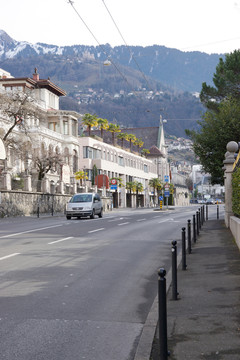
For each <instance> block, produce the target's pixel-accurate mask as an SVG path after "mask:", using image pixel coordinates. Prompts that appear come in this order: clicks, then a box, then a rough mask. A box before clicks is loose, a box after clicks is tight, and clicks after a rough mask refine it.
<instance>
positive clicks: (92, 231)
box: [88, 228, 105, 234]
mask: <svg viewBox="0 0 240 360" xmlns="http://www.w3.org/2000/svg"><path fill="white" fill-rule="evenodd" d="M104 229H105V228H100V229H96V230H91V231H88V233H89V234H90V233H94V232H97V231H101V230H104Z"/></svg>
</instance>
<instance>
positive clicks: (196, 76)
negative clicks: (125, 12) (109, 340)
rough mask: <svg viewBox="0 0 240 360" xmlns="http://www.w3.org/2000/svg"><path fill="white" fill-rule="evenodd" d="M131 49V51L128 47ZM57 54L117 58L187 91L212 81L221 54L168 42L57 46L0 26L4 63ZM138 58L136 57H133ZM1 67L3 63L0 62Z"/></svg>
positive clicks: (82, 59)
mask: <svg viewBox="0 0 240 360" xmlns="http://www.w3.org/2000/svg"><path fill="white" fill-rule="evenodd" d="M129 50H130V51H129ZM44 55H48V56H57V57H59V58H61V59H62V58H65V59H67V61H68V62H69V61H70V62H71V60H74V61H75V60H76V59H77V61H78V62H83V63H84V62H89V61H97V62H102V63H103V62H104V61H105V60H106V59H109V58H110V59H112V60H114V62H116V63H118V64H120V65H123V66H125V67H128V68H130V69H134V70H138V66H136V61H137V63H138V65H139V67H140V69H141V70H142V72H143V73H144V74H145V75H146V76H149V77H151V78H153V79H154V80H156V81H160V82H161V83H162V84H165V85H167V86H171V87H174V88H175V89H178V90H184V91H191V92H194V91H200V89H201V85H202V82H204V81H206V82H207V83H211V81H212V74H213V73H214V71H215V69H216V65H217V63H218V61H219V58H220V55H218V54H212V55H208V54H206V53H201V52H197V51H195V52H182V51H180V50H177V49H169V48H166V47H165V46H158V45H153V46H147V47H142V46H130V47H127V46H125V45H123V46H116V47H113V48H112V47H111V46H110V45H109V44H105V45H102V46H96V47H95V46H86V45H73V46H56V45H48V44H43V43H36V44H31V43H29V42H27V41H16V40H13V39H12V38H11V37H10V36H9V35H8V34H7V33H6V32H5V31H3V30H0V62H3V63H4V64H3V65H5V63H6V61H7V60H8V59H9V60H10V59H11V60H13V59H18V58H21V59H24V58H25V59H26V58H29V57H34V56H36V57H37V56H44ZM134 60H136V61H134ZM0 67H1V64H0Z"/></svg>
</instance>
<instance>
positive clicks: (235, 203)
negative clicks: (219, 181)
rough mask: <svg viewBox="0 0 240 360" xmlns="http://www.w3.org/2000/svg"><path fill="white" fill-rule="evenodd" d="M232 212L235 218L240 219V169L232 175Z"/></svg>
mask: <svg viewBox="0 0 240 360" xmlns="http://www.w3.org/2000/svg"><path fill="white" fill-rule="evenodd" d="M232 210H233V213H234V215H235V216H237V217H240V168H238V169H237V170H236V171H235V172H234V173H233V175H232Z"/></svg>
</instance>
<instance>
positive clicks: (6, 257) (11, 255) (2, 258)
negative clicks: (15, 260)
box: [0, 253, 20, 260]
mask: <svg viewBox="0 0 240 360" xmlns="http://www.w3.org/2000/svg"><path fill="white" fill-rule="evenodd" d="M16 255H20V253H14V254H10V255H7V256H3V257H1V258H0V260H5V259H8V258H10V257H13V256H16Z"/></svg>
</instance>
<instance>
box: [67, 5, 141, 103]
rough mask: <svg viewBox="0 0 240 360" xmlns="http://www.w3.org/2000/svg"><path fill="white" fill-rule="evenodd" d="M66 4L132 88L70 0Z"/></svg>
mask: <svg viewBox="0 0 240 360" xmlns="http://www.w3.org/2000/svg"><path fill="white" fill-rule="evenodd" d="M68 4H70V5H71V6H72V8H73V10H74V11H75V12H76V14H77V16H78V17H79V19H80V20H81V21H82V23H83V24H84V26H85V27H86V28H87V30H88V31H89V32H90V34H91V35H92V37H93V38H94V40H95V41H96V43H97V44H98V45H99V47H100V48H101V50H102V51H103V53H104V54H105V56H106V57H107V58H108V59H111V64H113V66H114V67H115V69H116V70H117V71H118V73H119V74H120V75H121V76H122V78H123V79H124V80H125V81H126V83H127V84H128V85H129V86H130V88H132V85H131V84H130V83H129V81H128V79H127V78H126V76H124V75H123V73H122V72H121V70H119V68H118V67H117V65H116V64H115V62H114V61H113V60H112V58H111V56H110V55H109V54H108V53H107V52H106V50H105V49H104V47H103V45H101V44H100V42H99V41H98V39H97V38H96V36H95V35H94V33H93V32H92V31H91V29H90V28H89V26H88V25H87V23H86V22H85V21H84V19H83V18H82V17H81V15H80V14H79V12H78V11H77V9H76V8H75V6H74V5H73V1H72V0H68ZM132 91H133V93H134V94H135V95H136V96H137V94H136V92H135V91H134V90H132Z"/></svg>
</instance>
